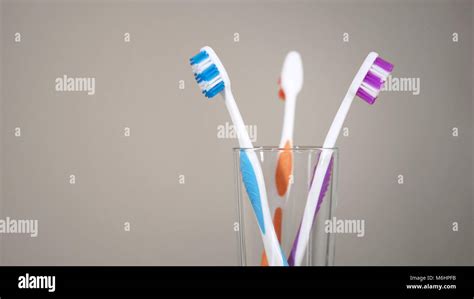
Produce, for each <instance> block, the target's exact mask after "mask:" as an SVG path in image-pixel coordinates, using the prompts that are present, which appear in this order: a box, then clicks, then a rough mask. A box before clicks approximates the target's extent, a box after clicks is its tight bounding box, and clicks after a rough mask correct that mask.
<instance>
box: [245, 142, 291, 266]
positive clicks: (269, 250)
mask: <svg viewBox="0 0 474 299" xmlns="http://www.w3.org/2000/svg"><path fill="white" fill-rule="evenodd" d="M240 170H241V173H242V180H243V182H244V186H245V189H246V191H247V194H248V197H249V200H250V203H251V204H252V208H253V211H254V213H255V216H256V218H257V222H258V225H259V228H260V233H261V234H262V240H263V246H264V248H265V253H266V255H267V258H268V261H269V264H270V265H271V266H287V265H288V262H287V260H286V258H285V255H284V254H283V250H282V249H281V246H280V244H279V242H278V237H277V235H276V232H275V228H274V226H273V223H272V218H271V214H270V208H269V206H268V201H267V197H266V190H265V182H264V181H263V173H262V169H261V167H260V164H259V163H258V158H257V155H256V154H255V152H254V151H244V150H241V151H240Z"/></svg>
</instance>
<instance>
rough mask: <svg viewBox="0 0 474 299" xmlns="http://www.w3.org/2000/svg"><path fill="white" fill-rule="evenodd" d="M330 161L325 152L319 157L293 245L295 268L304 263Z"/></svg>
mask: <svg viewBox="0 0 474 299" xmlns="http://www.w3.org/2000/svg"><path fill="white" fill-rule="evenodd" d="M330 161H331V154H330V153H328V152H327V151H325V150H323V152H322V153H321V155H320V157H319V161H318V164H317V167H316V172H315V174H314V179H313V181H312V184H311V187H310V189H309V193H308V199H307V201H306V206H305V209H304V214H303V220H302V222H301V224H300V228H299V230H298V234H297V236H296V239H295V241H294V243H293V248H292V253H291V254H290V262H293V264H294V265H295V266H299V265H301V263H302V261H303V257H304V254H305V251H306V247H307V245H308V241H309V237H310V233H311V227H312V225H313V222H314V218H315V215H316V213H317V211H318V209H319V208H318V207H319V206H320V205H321V201H322V198H321V200H318V199H319V198H320V197H321V190H322V187H323V182H324V177H325V176H326V174H327V173H328V170H329V167H330V164H331V163H330Z"/></svg>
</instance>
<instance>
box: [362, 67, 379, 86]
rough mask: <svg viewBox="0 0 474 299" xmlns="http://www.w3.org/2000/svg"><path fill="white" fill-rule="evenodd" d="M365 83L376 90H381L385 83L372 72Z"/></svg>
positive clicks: (368, 74)
mask: <svg viewBox="0 0 474 299" xmlns="http://www.w3.org/2000/svg"><path fill="white" fill-rule="evenodd" d="M364 82H366V83H367V84H369V85H370V86H372V87H374V88H376V89H381V88H382V86H383V81H382V80H381V79H380V78H379V77H378V76H377V75H375V74H374V73H372V72H371V71H369V72H368V73H367V75H366V76H365V78H364Z"/></svg>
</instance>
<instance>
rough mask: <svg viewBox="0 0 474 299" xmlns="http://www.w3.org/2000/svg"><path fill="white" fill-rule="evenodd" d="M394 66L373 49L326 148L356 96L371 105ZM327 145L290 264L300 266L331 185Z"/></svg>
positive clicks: (315, 174)
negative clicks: (317, 215)
mask: <svg viewBox="0 0 474 299" xmlns="http://www.w3.org/2000/svg"><path fill="white" fill-rule="evenodd" d="M392 70H393V65H392V64H391V63H389V62H387V61H385V60H383V59H382V58H380V57H379V55H378V54H377V53H375V52H371V53H369V55H368V56H367V58H366V59H365V60H364V63H363V64H362V66H361V67H360V69H359V71H358V72H357V74H356V76H355V77H354V80H353V81H352V83H351V85H350V87H349V90H348V91H347V93H346V96H345V97H344V100H343V101H342V104H341V106H340V107H339V110H338V111H337V114H336V117H335V118H334V120H333V122H332V124H331V127H330V129H329V132H328V134H327V136H326V139H325V140H324V145H323V148H325V149H327V148H334V146H335V144H336V140H337V137H338V136H339V133H340V131H341V128H342V125H343V123H344V120H345V118H346V116H347V113H348V111H349V108H350V107H351V104H352V101H353V100H354V98H355V97H356V96H358V97H360V98H361V99H363V100H364V101H366V102H367V103H369V104H370V105H372V104H374V102H375V100H376V99H377V96H378V94H379V93H380V91H381V89H382V88H383V85H384V83H385V81H386V80H387V77H388V75H389V74H390V73H391V72H392ZM325 149H323V151H322V152H321V154H320V155H319V159H318V163H317V166H316V170H315V173H314V176H313V179H312V180H311V184H310V189H309V193H308V198H307V201H306V206H305V209H304V213H303V220H302V222H301V224H300V229H299V230H298V233H297V235H296V238H295V241H294V243H293V247H292V249H291V253H290V257H289V260H288V261H289V264H290V265H295V266H298V265H301V263H302V260H303V257H304V253H305V250H306V246H307V244H308V241H309V236H310V232H311V227H312V224H313V221H314V218H315V216H316V213H317V211H318V210H319V207H320V205H321V202H322V200H323V198H324V193H325V192H326V191H327V188H328V185H329V178H330V171H331V164H332V155H331V153H330V152H328V151H327V150H325Z"/></svg>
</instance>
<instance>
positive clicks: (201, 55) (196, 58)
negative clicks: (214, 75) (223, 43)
mask: <svg viewBox="0 0 474 299" xmlns="http://www.w3.org/2000/svg"><path fill="white" fill-rule="evenodd" d="M208 57H209V54H207V52H206V51H201V52H199V53H198V54H196V55H194V56H193V57H191V59H189V62H190V63H191V65H193V64H197V63H200V62H201V61H203V60H204V59H206V58H208Z"/></svg>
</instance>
